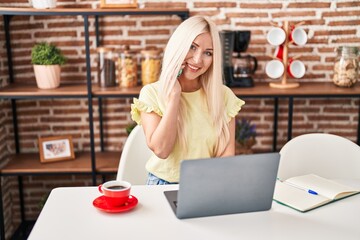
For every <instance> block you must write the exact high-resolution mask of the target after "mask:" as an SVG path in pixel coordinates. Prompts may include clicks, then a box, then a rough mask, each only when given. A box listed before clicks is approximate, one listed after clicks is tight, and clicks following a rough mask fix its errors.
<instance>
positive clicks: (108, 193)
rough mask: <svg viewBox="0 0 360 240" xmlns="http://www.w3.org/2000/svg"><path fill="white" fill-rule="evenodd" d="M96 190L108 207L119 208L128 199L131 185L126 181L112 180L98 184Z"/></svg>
mask: <svg viewBox="0 0 360 240" xmlns="http://www.w3.org/2000/svg"><path fill="white" fill-rule="evenodd" d="M98 189H99V192H101V193H102V194H103V195H104V197H105V200H106V202H107V203H108V204H109V205H110V206H112V207H119V206H122V205H124V204H125V203H126V202H127V200H128V199H129V196H130V189H131V184H130V183H129V182H126V181H115V180H114V181H108V182H105V183H104V184H100V185H99V187H98Z"/></svg>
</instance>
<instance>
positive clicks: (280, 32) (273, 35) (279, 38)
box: [266, 27, 286, 46]
mask: <svg viewBox="0 0 360 240" xmlns="http://www.w3.org/2000/svg"><path fill="white" fill-rule="evenodd" d="M285 38H286V34H285V31H284V29H282V28H280V27H273V28H271V29H270V31H269V32H268V33H267V35H266V39H267V41H268V42H269V43H270V44H271V45H273V46H279V45H280V44H282V43H283V42H284V41H285Z"/></svg>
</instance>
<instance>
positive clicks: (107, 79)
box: [96, 47, 116, 87]
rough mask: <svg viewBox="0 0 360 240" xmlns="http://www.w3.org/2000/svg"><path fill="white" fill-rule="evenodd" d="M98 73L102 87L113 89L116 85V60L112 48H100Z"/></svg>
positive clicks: (98, 50)
mask: <svg viewBox="0 0 360 240" xmlns="http://www.w3.org/2000/svg"><path fill="white" fill-rule="evenodd" d="M96 50H97V54H98V58H97V62H98V64H97V73H98V83H99V86H100V87H113V86H115V85H116V76H115V58H114V52H113V50H114V49H112V48H106V47H98V48H97V49H96Z"/></svg>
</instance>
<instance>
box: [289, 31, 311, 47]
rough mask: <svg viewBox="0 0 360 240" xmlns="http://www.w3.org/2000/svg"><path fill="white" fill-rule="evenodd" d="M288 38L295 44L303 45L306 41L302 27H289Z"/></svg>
mask: <svg viewBox="0 0 360 240" xmlns="http://www.w3.org/2000/svg"><path fill="white" fill-rule="evenodd" d="M289 40H290V41H291V42H292V43H293V44H295V45H297V46H304V45H305V44H306V42H307V34H306V32H305V30H304V29H302V28H299V27H297V28H294V27H291V32H290V35H289Z"/></svg>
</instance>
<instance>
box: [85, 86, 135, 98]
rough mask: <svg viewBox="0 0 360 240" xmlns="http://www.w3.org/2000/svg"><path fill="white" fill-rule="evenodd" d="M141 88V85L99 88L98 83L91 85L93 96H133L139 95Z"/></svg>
mask: <svg viewBox="0 0 360 240" xmlns="http://www.w3.org/2000/svg"><path fill="white" fill-rule="evenodd" d="M141 88H142V86H137V87H132V88H120V87H107V88H100V87H99V86H98V85H93V87H92V92H93V96H94V97H109V96H119V97H135V96H138V95H139V93H140V90H141Z"/></svg>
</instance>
